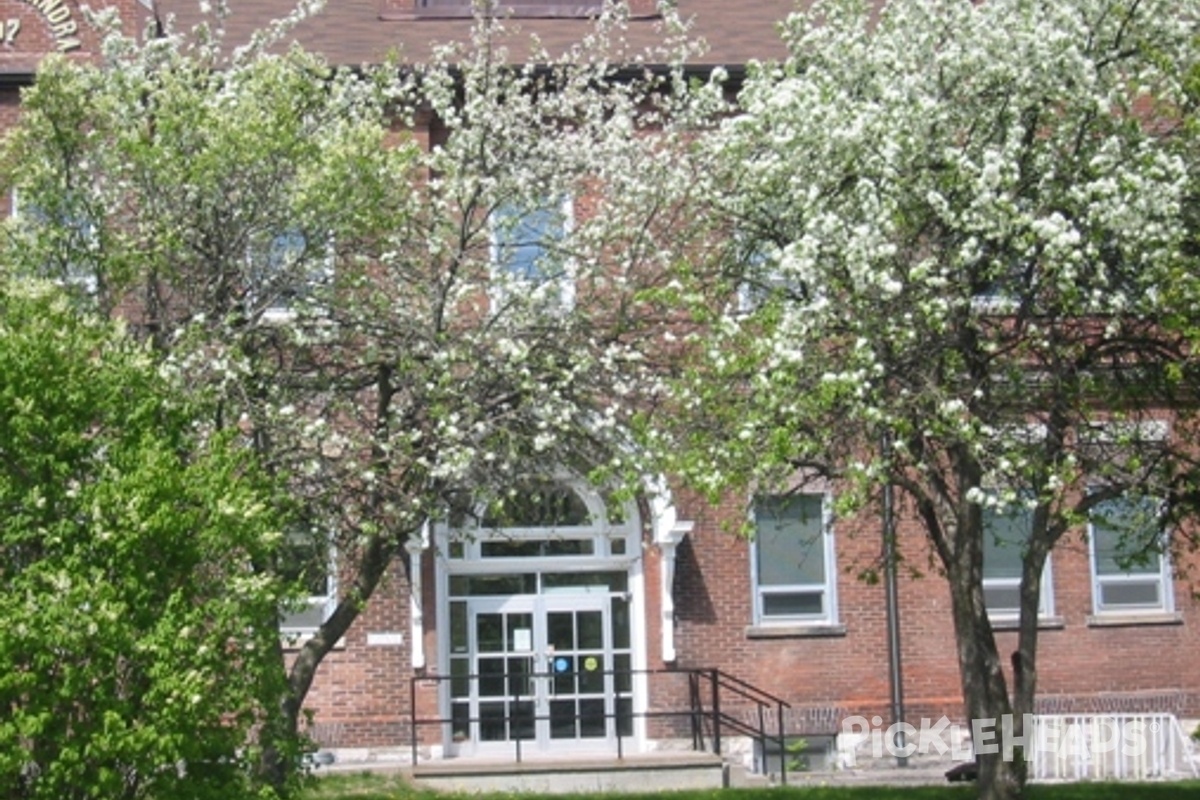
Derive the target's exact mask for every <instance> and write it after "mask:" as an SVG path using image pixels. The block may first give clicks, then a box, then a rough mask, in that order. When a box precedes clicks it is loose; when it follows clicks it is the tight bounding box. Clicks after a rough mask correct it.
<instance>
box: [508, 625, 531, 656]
mask: <svg viewBox="0 0 1200 800" xmlns="http://www.w3.org/2000/svg"><path fill="white" fill-rule="evenodd" d="M512 635H513V652H516V653H528V652H529V651H530V650H532V649H533V631H532V630H530V629H529V628H513V632H512Z"/></svg>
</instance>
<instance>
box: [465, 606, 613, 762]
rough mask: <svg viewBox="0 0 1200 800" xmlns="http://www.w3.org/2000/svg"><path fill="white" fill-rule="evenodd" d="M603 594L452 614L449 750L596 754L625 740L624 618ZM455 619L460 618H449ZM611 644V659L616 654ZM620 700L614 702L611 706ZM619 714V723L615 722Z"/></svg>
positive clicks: (481, 753)
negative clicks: (567, 749) (568, 749)
mask: <svg viewBox="0 0 1200 800" xmlns="http://www.w3.org/2000/svg"><path fill="white" fill-rule="evenodd" d="M610 600H612V598H610V597H609V596H608V595H606V594H551V595H525V596H515V597H504V598H499V597H478V598H471V599H469V600H468V601H466V602H465V603H463V604H462V605H460V606H458V613H455V612H456V609H454V608H452V610H451V617H452V619H451V626H452V629H457V632H455V633H454V638H455V639H457V640H459V641H461V642H462V643H463V645H465V646H464V647H462V648H456V650H457V652H456V653H455V656H454V657H453V658H452V659H451V664H450V666H451V678H452V679H451V681H450V705H451V719H452V723H451V731H452V745H454V747H455V751H456V752H457V753H458V754H461V755H486V754H488V753H495V754H500V753H511V752H512V749H513V746H514V745H513V742H514V741H515V740H518V739H519V740H521V741H522V747H523V750H524V752H527V753H532V752H535V751H548V750H550V748H551V747H553V748H554V749H555V750H561V749H562V748H563V747H564V746H570V745H574V747H572V749H577V750H578V749H600V748H607V747H609V746H615V736H616V732H617V730H618V726H619V728H620V730H621V732H622V734H623V735H629V733H630V732H631V731H630V730H629V728H630V725H629V719H628V711H629V709H630V708H631V699H630V696H629V687H630V678H629V676H628V674H627V673H626V674H621V675H613V674H612V670H613V669H614V668H616V669H618V670H628V664H629V655H628V614H627V613H626V612H625V604H626V603H625V601H624V600H623V599H617V600H615V601H614V602H615V603H617V604H619V605H620V606H621V608H619V609H616V610H617V612H618V613H617V614H615V615H614V614H613V613H612V612H613V611H614V609H613V608H612V606H613V602H610ZM456 617H457V619H455V618H456ZM614 643H615V644H616V647H617V653H616V655H614ZM615 692H621V693H622V697H621V699H619V700H618V699H617V698H614V693H615ZM617 714H620V716H621V717H622V718H621V719H620V720H617V719H615V718H614V717H615V715H617Z"/></svg>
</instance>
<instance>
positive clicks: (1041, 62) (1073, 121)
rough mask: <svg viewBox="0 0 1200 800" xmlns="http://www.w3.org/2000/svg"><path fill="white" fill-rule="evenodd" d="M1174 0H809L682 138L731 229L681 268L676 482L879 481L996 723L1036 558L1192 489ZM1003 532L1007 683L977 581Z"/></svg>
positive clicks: (1015, 778) (983, 709) (1184, 148)
mask: <svg viewBox="0 0 1200 800" xmlns="http://www.w3.org/2000/svg"><path fill="white" fill-rule="evenodd" d="M1198 11H1200V7H1198V6H1197V4H1196V3H1193V2H1182V3H1179V2H1169V3H1168V2H1155V1H1154V0H1071V2H1056V3H1046V2H1034V1H1031V0H989V2H986V3H969V2H962V1H960V0H905V2H896V3H891V4H887V5H886V6H885V7H884V8H883V9H882V11H879V10H878V9H876V12H875V14H874V15H873V14H872V13H871V9H870V4H867V3H862V2H854V1H853V0H829V2H821V3H818V4H817V5H816V6H815V7H814V8H813V9H812V10H811V11H810V12H809V13H800V14H796V15H795V16H793V17H791V18H790V19H789V20H788V22H787V23H786V26H785V35H786V39H787V43H788V45H789V47H790V53H791V55H790V57H789V58H788V59H787V60H786V61H785V62H784V63H782V64H778V65H768V66H762V67H760V68H758V69H757V70H756V71H754V72H753V73H752V74H751V76H750V78H749V80H748V83H747V86H746V88H745V91H744V92H743V94H742V95H741V103H742V109H741V113H740V114H738V115H736V116H734V117H731V118H729V119H728V120H727V121H726V122H725V123H724V124H723V125H722V126H721V128H720V130H719V131H717V132H716V134H715V135H714V136H713V137H712V138H711V140H710V142H709V143H708V147H709V148H710V149H709V156H710V158H711V159H712V164H713V168H712V170H711V171H710V174H712V175H713V176H714V181H713V184H712V185H711V187H710V188H709V189H708V193H709V194H710V195H711V196H712V197H713V198H714V206H715V209H714V210H715V214H714V217H716V218H718V219H720V220H722V221H723V222H722V224H724V225H727V226H728V229H731V230H732V235H730V236H729V237H728V242H729V246H728V247H726V249H725V250H726V252H725V253H724V254H723V256H722V257H721V258H717V259H713V260H710V261H703V260H694V261H693V263H691V264H690V265H689V273H688V276H689V277H690V278H692V279H693V281H692V283H691V285H690V287H689V292H690V297H691V299H692V300H693V301H694V302H695V303H696V304H697V306H698V307H700V308H702V309H703V320H704V321H705V322H706V327H705V337H706V338H705V339H703V340H702V341H701V340H698V341H697V344H698V346H699V349H700V350H701V351H702V354H701V356H700V358H698V359H697V360H696V361H695V362H694V363H693V364H692V366H691V373H690V376H689V378H688V379H687V380H685V381H684V382H683V383H682V385H681V386H680V388H679V400H680V405H681V407H682V409H683V410H684V411H685V414H684V415H683V417H682V428H681V433H680V436H681V437H682V438H683V439H685V440H686V441H687V443H688V444H689V446H688V448H687V453H688V455H687V458H686V460H685V462H684V463H683V464H682V465H681V469H682V470H683V471H684V472H686V473H687V474H689V475H690V476H691V479H692V480H693V481H694V482H695V483H697V484H698V485H700V486H702V487H705V488H707V489H709V490H711V491H714V492H716V491H720V490H725V489H727V488H728V487H730V486H743V487H744V486H747V485H751V484H753V485H758V486H763V485H767V486H770V485H775V486H779V485H782V484H785V483H786V481H787V480H789V478H793V477H794V476H795V475H796V474H797V473H804V472H805V471H808V472H810V473H820V474H826V475H831V476H834V477H835V478H837V479H838V481H839V483H838V485H839V486H840V487H842V489H843V495H842V496H841V498H840V499H839V508H840V509H841V510H842V511H843V512H846V511H857V510H865V509H867V508H870V507H872V504H873V503H875V502H878V501H879V500H880V498H881V496H882V490H883V487H893V488H894V490H895V491H896V492H897V496H898V505H899V508H900V511H901V513H904V514H907V515H909V517H910V518H913V519H915V520H916V521H917V522H919V524H920V525H921V526H922V527H923V528H924V531H925V533H926V534H927V538H928V544H929V546H930V550H931V552H932V556H931V557H932V558H933V559H934V561H935V565H936V569H938V570H939V571H941V572H943V573H944V574H945V576H946V578H947V581H948V583H949V588H950V595H951V599H952V612H953V619H954V627H955V632H956V638H957V651H958V658H959V661H960V666H961V675H962V689H963V696H964V698H965V702H966V711H967V714H968V716H969V717H970V718H972V719H983V718H992V719H997V720H999V719H1000V718H1002V716H1003V715H1004V714H1009V713H1011V712H1015V714H1016V718H1015V726H1014V728H1015V733H1016V734H1017V735H1020V734H1021V733H1022V728H1021V720H1022V717H1021V715H1022V714H1026V713H1031V712H1032V711H1033V709H1034V696H1035V690H1036V685H1037V670H1036V668H1035V656H1036V652H1037V631H1038V628H1037V625H1038V608H1039V600H1040V597H1039V595H1040V588H1041V584H1040V579H1041V575H1042V572H1043V568H1044V566H1045V564H1046V559H1047V556H1048V555H1049V553H1050V551H1051V550H1052V548H1053V547H1054V546H1055V545H1056V544H1057V543H1059V542H1060V541H1062V540H1063V539H1064V537H1068V536H1072V535H1074V533H1072V532H1073V531H1079V530H1080V529H1081V527H1082V523H1083V522H1084V521H1085V520H1087V519H1088V518H1089V517H1090V518H1092V519H1096V518H1097V516H1098V515H1104V514H1106V513H1107V512H1108V511H1109V510H1110V509H1112V508H1113V503H1114V501H1118V500H1121V499H1122V498H1125V499H1128V498H1145V499H1146V500H1145V501H1139V502H1134V503H1131V504H1130V503H1127V504H1126V505H1125V506H1124V507H1126V508H1130V507H1132V508H1138V509H1142V510H1146V511H1147V514H1141V515H1132V514H1128V513H1120V514H1116V513H1111V514H1109V517H1110V518H1109V519H1107V520H1106V524H1108V525H1110V526H1116V527H1119V528H1120V529H1121V531H1122V532H1123V533H1124V534H1125V543H1124V545H1123V546H1122V547H1121V548H1119V549H1120V550H1121V554H1120V556H1119V557H1117V560H1118V561H1119V562H1120V564H1121V565H1122V566H1129V565H1130V563H1131V562H1134V561H1136V559H1137V558H1138V557H1139V555H1144V554H1145V553H1146V552H1147V551H1149V552H1154V551H1155V550H1156V549H1157V548H1158V547H1159V546H1160V544H1161V540H1160V539H1159V532H1160V531H1162V530H1164V529H1165V528H1164V526H1166V525H1168V524H1169V523H1172V522H1175V521H1178V520H1180V519H1182V518H1183V517H1184V516H1185V515H1186V514H1187V513H1189V512H1190V511H1191V510H1192V509H1193V508H1194V505H1195V501H1196V494H1197V493H1196V489H1197V477H1198V474H1197V470H1196V462H1195V441H1196V438H1195V433H1196V430H1195V427H1196V426H1195V419H1194V415H1193V414H1192V412H1191V409H1192V407H1193V406H1194V397H1195V395H1194V392H1195V390H1196V388H1197V387H1196V386H1195V385H1194V384H1195V379H1196V371H1195V364H1194V363H1193V358H1194V357H1193V351H1194V348H1193V343H1194V333H1195V324H1194V320H1195V308H1197V305H1196V303H1197V301H1198V300H1200V294H1198V292H1200V284H1197V278H1196V275H1195V271H1194V269H1193V265H1194V261H1193V257H1192V256H1191V255H1189V254H1188V252H1189V248H1188V243H1189V241H1190V239H1189V230H1188V228H1189V225H1188V222H1189V219H1190V218H1191V217H1190V215H1191V214H1192V212H1194V207H1195V197H1194V193H1193V189H1194V185H1193V184H1192V183H1191V181H1192V180H1193V176H1194V175H1195V174H1196V173H1195V171H1196V162H1195V155H1196V151H1195V141H1194V135H1193V134H1194V128H1193V126H1192V123H1191V121H1190V120H1191V114H1192V111H1193V107H1192V105H1191V103H1192V100H1191V99H1190V98H1189V97H1188V95H1187V93H1186V91H1185V89H1186V79H1187V78H1188V76H1189V75H1191V74H1194V73H1193V72H1192V70H1194V67H1195V63H1196V58H1197V55H1198V51H1197V39H1196V36H1195V27H1194V26H1195V24H1196V21H1197V12H1198ZM730 386H735V387H738V389H737V390H736V391H732V392H731V391H730V390H729V387H730ZM1151 501H1152V502H1151ZM1134 516H1140V517H1141V519H1138V520H1135V519H1133V517H1134ZM1117 517H1119V518H1120V519H1117ZM1147 517H1152V518H1153V519H1148V518H1147ZM1016 520H1020V521H1021V522H1020V530H1022V531H1023V533H1022V534H1021V535H1020V536H1019V537H1017V539H1016V541H1013V540H1012V537H1009V536H1006V537H1001V532H1000V528H1001V527H1002V526H1004V525H1007V524H1008V523H1012V524H1013V525H1015V524H1016ZM1013 525H1009V526H1008V527H1009V528H1012V527H1013ZM1189 530H1190V528H1189V526H1183V527H1175V528H1174V529H1173V531H1172V539H1171V544H1172V545H1179V544H1181V543H1182V540H1183V538H1184V537H1185V536H1186V535H1187V533H1188V531H1189ZM1001 538H1004V539H1005V540H1006V541H1007V542H1008V543H1009V544H1011V545H1013V546H1015V548H1016V549H1017V551H1018V552H1019V557H1020V558H1019V562H1020V623H1019V645H1018V649H1017V652H1016V653H1015V654H1013V659H1012V663H1013V671H1012V673H1011V674H1010V675H1009V677H1008V678H1006V676H1005V673H1004V671H1003V670H1004V667H1005V665H1006V664H1007V662H1008V661H1009V658H1008V657H1007V655H1005V656H1003V657H1002V655H1001V654H1000V653H999V652H998V650H997V645H996V640H995V638H994V636H993V628H992V624H991V621H990V620H989V616H988V610H987V608H986V605H985V595H984V590H983V581H982V578H983V570H984V553H985V550H987V549H989V548H990V547H992V546H994V545H998V544H1000V543H1001V542H1000V541H999V540H1000V539H1001ZM904 549H906V550H907V549H909V548H908V547H905V548H904ZM1009 679H1011V681H1012V685H1011V692H1012V693H1011V696H1010V686H1009V683H1008V680H1009ZM1021 753H1022V751H1021V748H1019V747H1018V748H1017V754H1016V755H1017V757H1016V758H1015V759H1008V760H1006V759H1005V754H1004V753H1003V752H999V753H997V754H995V755H989V754H980V755H978V756H977V758H978V762H979V767H980V791H981V796H983V797H987V798H1012V797H1017V796H1019V795H1020V793H1021V791H1022V786H1023V783H1024V778H1025V769H1024V765H1023V762H1022V759H1021Z"/></svg>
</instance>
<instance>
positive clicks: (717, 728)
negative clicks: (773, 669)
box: [409, 667, 791, 785]
mask: <svg viewBox="0 0 1200 800" xmlns="http://www.w3.org/2000/svg"><path fill="white" fill-rule="evenodd" d="M584 674H586V675H590V676H595V675H597V674H600V675H603V676H605V678H606V679H607V678H608V677H610V676H611V677H612V678H614V679H615V678H616V677H617V676H622V677H627V678H628V679H629V680H628V681H627V685H629V686H630V687H632V686H633V685H634V684H633V678H634V676H647V677H650V676H655V675H661V676H683V677H686V679H687V682H688V697H687V704H686V706H685V707H682V708H678V709H662V710H649V709H647V710H645V711H636V710H630V711H629V712H628V714H626V713H624V712H622V711H621V709H620V705H619V702H620V700H622V699H624V698H627V697H632V696H633V689H632V688H630V689H628V690H621V689H614V700H615V701H616V702H615V703H614V704H613V706H612V708H613V710H612V711H611V712H609V711H605V712H604V714H603V717H604V720H605V727H606V729H608V727H609V721H610V720H611V721H612V722H613V723H614V724H613V725H612V727H611V730H612V731H613V732H614V733H615V738H616V744H617V758H623V757H624V739H625V738H626V737H625V735H623V734H622V733H621V725H620V723H621V722H622V721H624V720H626V719H628V720H630V721H632V720H634V719H639V718H641V719H669V718H686V719H688V720H689V721H690V723H691V731H692V749H693V750H705V749H707V748H705V746H704V725H705V723H706V722H707V723H708V725H709V726H710V729H709V730H710V738H711V743H712V748H711V749H712V752H713V753H714V754H715V755H720V754H721V732H722V726H724V727H725V728H728V729H730V730H733V731H736V732H738V733H741V734H744V735H747V736H750V737H752V738H754V739H755V741H756V742H757V743H758V745H759V752H760V753H761V754H762V757H763V766H765V754H766V745H767V743H768V742H771V743H774V744H776V745H778V747H779V750H780V752H781V753H784V752H785V746H786V735H785V733H784V709H786V708H791V705H790V704H789V703H788V702H787V701H785V700H784V699H782V698H780V697H777V696H776V695H773V694H771V693H770V692H767V691H765V690H763V689H760V688H759V687H757V686H754V685H753V684H751V683H748V682H747V681H744V680H742V679H740V678H736V677H734V676H732V675H730V674H728V673H726V672H724V671H722V670H720V669H716V668H711V667H709V668H701V669H632V670H599V671H597V670H591V671H587V672H584V671H578V670H576V671H569V672H554V671H542V672H536V671H534V672H520V673H509V672H503V673H488V674H486V675H483V674H479V673H474V674H468V675H427V676H414V677H413V678H410V679H409V714H410V724H411V731H412V763H413V764H414V765H415V764H416V763H417V761H418V759H419V739H420V737H419V736H418V735H417V731H418V729H419V728H421V727H422V726H429V725H446V724H449V723H452V722H453V721H454V718H453V717H443V716H436V717H418V716H417V685H418V684H420V683H423V682H429V681H433V682H436V683H438V684H443V683H445V682H447V681H464V680H466V681H478V680H479V679H480V678H487V679H489V680H499V681H503V683H504V686H505V688H506V689H509V690H510V691H508V692H506V693H504V694H497V695H489V696H488V699H489V700H491V701H497V702H499V701H503V702H506V704H507V703H509V702H512V703H517V702H521V701H523V700H532V699H535V698H536V696H537V693H536V692H535V691H530V692H528V693H525V692H519V691H518V692H512V691H511V689H512V688H513V686H514V684H513V683H512V681H511V679H512V678H516V679H518V680H526V679H528V680H533V679H546V678H549V679H553V678H564V677H572V678H573V677H578V676H580V675H584ZM606 683H608V681H607V680H606ZM618 683H619V682H618V681H616V680H613V681H612V682H611V683H610V684H609V685H612V686H614V687H615V686H616V685H618ZM704 684H706V685H704ZM704 688H707V689H708V691H707V695H708V701H709V702H708V705H707V707H706V705H705V702H704V700H705V698H704V695H705V694H706V692H704V691H703V689H704ZM723 692H724V693H726V694H731V695H733V696H735V697H738V698H741V699H742V700H745V701H747V702H748V703H749V704H750V706H751V708H752V709H754V711H755V712H756V715H757V724H751V723H748V722H746V721H744V720H742V719H739V718H738V717H735V716H733V715H731V714H729V713H728V712H727V711H723V710H722V693H723ZM769 711H774V717H775V719H774V723H775V725H774V732H773V733H769V732H768V730H767V729H768V727H769V725H768V720H767V715H768V712H769ZM521 719H522V720H527V721H529V722H530V723H532V724H534V725H536V723H537V722H538V721H543V720H549V715H548V714H537V713H536V712H535V713H533V714H530V715H528V716H525V715H521ZM466 721H467V722H468V723H471V724H474V723H477V722H481V721H482V718H481V717H478V716H471V717H468V718H467V720H466ZM505 723H506V724H509V723H511V717H508V716H506V718H505ZM527 738H531V737H522V736H514V737H512V739H511V741H512V742H513V748H514V758H515V760H516V761H517V763H520V762H521V758H522V752H521V747H522V742H523V741H525V740H526V739H527ZM780 780H781V782H782V783H783V784H785V785H786V784H787V759H786V758H784V759H782V764H781V769H780Z"/></svg>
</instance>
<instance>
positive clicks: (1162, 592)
mask: <svg viewBox="0 0 1200 800" xmlns="http://www.w3.org/2000/svg"><path fill="white" fill-rule="evenodd" d="M1139 499H1144V500H1150V498H1139ZM1122 501H1128V497H1127V496H1121V497H1119V498H1114V499H1112V500H1108V501H1105V503H1114V502H1122ZM1151 502H1153V501H1152V500H1151ZM1096 522H1097V520H1096V517H1095V516H1094V515H1093V516H1090V517H1089V519H1088V528H1087V531H1088V556H1089V558H1088V561H1089V566H1090V571H1091V577H1092V610H1093V613H1095V614H1096V616H1105V617H1112V616H1120V615H1130V614H1155V613H1167V614H1169V613H1173V612H1174V610H1175V587H1174V580H1173V575H1172V571H1171V559H1170V556H1169V555H1168V553H1167V551H1166V547H1165V545H1166V540H1167V537H1168V536H1169V533H1168V532H1167V531H1165V530H1162V531H1159V533H1158V535H1159V536H1160V537H1161V539H1162V542H1161V544H1162V545H1163V549H1162V550H1160V551H1159V552H1157V553H1155V554H1152V556H1151V557H1152V558H1153V559H1156V560H1157V562H1158V565H1157V567H1156V568H1152V569H1148V570H1145V571H1138V572H1134V571H1125V572H1120V573H1115V574H1114V573H1108V574H1103V575H1102V574H1101V573H1100V564H1099V560H1100V554H1099V553H1098V547H1097V545H1098V539H1099V536H1098V534H1097V524H1096ZM1118 536H1119V534H1118ZM1121 585H1125V586H1136V585H1154V586H1156V587H1157V589H1158V601H1157V602H1156V603H1111V604H1108V603H1105V601H1104V590H1105V589H1106V588H1107V587H1110V586H1121Z"/></svg>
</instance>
